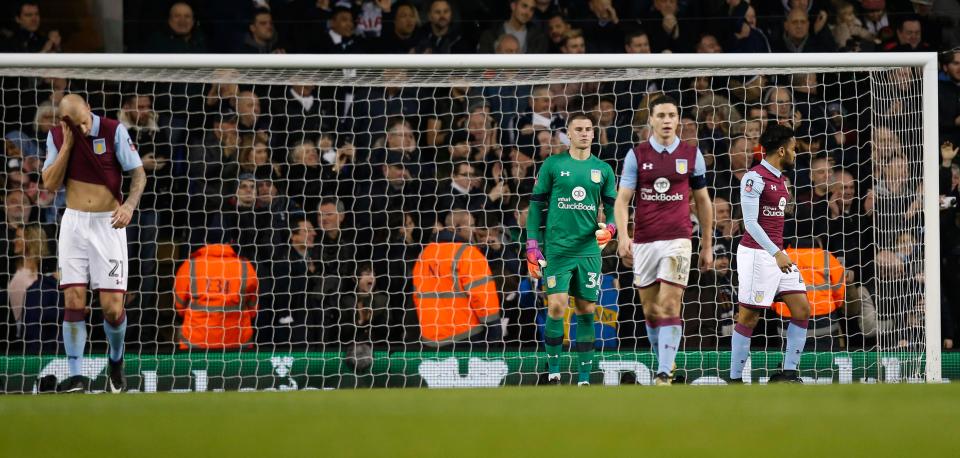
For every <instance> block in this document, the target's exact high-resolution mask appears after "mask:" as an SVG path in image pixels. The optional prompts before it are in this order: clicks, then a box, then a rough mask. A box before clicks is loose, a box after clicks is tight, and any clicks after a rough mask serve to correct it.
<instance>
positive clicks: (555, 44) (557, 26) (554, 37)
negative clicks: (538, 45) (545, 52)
mask: <svg viewBox="0 0 960 458" xmlns="http://www.w3.org/2000/svg"><path fill="white" fill-rule="evenodd" d="M546 19H547V20H546V30H547V36H548V37H550V53H552V54H556V53H559V52H560V46H561V45H562V44H563V36H564V35H566V34H567V32H569V31H570V30H571V29H572V27H571V26H570V23H569V22H567V18H566V16H564V15H563V13H562V12H560V10H558V9H552V10H550V13H549V14H548V15H547V18H546Z"/></svg>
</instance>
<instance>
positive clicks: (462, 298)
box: [413, 242, 500, 346]
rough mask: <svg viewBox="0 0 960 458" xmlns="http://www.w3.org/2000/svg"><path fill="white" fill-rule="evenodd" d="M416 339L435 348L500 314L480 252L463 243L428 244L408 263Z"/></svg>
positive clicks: (467, 334)
mask: <svg viewBox="0 0 960 458" xmlns="http://www.w3.org/2000/svg"><path fill="white" fill-rule="evenodd" d="M413 288H414V294H413V303H414V304H415V305H416V308H417V317H418V318H419V319H420V339H421V341H422V342H423V343H424V344H425V345H430V346H440V345H444V344H447V343H451V342H456V341H459V340H463V339H466V338H469V337H470V336H472V335H475V334H477V333H479V332H480V331H482V330H483V326H482V325H484V324H487V323H491V322H494V321H496V320H498V319H499V318H500V299H499V297H498V296H497V288H496V284H495V283H494V281H493V277H492V276H491V272H490V265H489V264H487V258H486V257H484V255H483V253H481V252H480V250H478V249H477V247H475V246H472V245H470V244H467V243H460V242H434V243H431V244H429V245H427V246H426V247H425V248H424V249H423V252H422V253H420V257H419V258H418V259H417V263H416V264H415V265H414V266H413Z"/></svg>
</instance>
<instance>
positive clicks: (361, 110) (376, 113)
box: [352, 70, 420, 148]
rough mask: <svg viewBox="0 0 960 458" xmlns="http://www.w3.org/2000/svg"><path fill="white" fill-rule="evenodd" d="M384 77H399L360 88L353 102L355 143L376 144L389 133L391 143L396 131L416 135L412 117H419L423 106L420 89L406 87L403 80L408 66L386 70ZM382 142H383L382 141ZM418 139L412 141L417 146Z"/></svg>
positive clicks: (363, 145) (410, 145) (361, 145)
mask: <svg viewBox="0 0 960 458" xmlns="http://www.w3.org/2000/svg"><path fill="white" fill-rule="evenodd" d="M383 76H384V78H385V79H387V80H388V81H390V80H393V81H397V83H398V84H390V85H389V86H386V87H382V86H381V87H371V88H358V89H357V92H356V94H355V97H354V99H355V100H356V101H355V102H354V104H353V116H354V118H355V119H354V120H353V128H352V129H353V133H354V135H355V137H354V138H355V145H356V146H358V147H364V148H365V147H369V146H373V143H375V141H376V140H377V139H378V138H383V136H384V134H386V136H387V138H386V140H387V143H391V136H392V135H394V134H400V133H402V134H403V135H409V136H410V137H411V138H413V128H412V125H411V124H410V122H409V121H406V120H405V119H406V118H408V117H410V118H411V119H415V116H416V115H417V114H418V112H419V111H418V109H419V107H420V105H419V103H418V99H417V94H416V89H414V88H409V87H408V88H404V87H402V86H401V84H399V83H402V82H403V81H404V80H405V79H406V71H405V70H386V71H384V75H383ZM380 146H382V145H380ZM415 146H416V142H414V143H413V144H408V145H407V147H408V148H414V147H415Z"/></svg>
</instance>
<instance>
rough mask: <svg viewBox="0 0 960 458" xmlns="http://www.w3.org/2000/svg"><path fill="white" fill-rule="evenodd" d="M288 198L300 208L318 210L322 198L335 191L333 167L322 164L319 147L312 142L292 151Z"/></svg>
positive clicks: (300, 145)
mask: <svg viewBox="0 0 960 458" xmlns="http://www.w3.org/2000/svg"><path fill="white" fill-rule="evenodd" d="M287 163H288V164H289V165H288V166H287V170H286V173H285V175H286V177H287V192H286V194H287V196H289V197H290V200H291V201H293V202H294V203H295V204H297V205H298V206H299V207H300V208H305V209H306V208H316V207H317V203H318V202H319V201H320V197H321V196H326V195H331V194H333V192H334V191H335V188H334V187H335V186H336V176H335V175H334V173H333V167H331V166H329V165H323V164H321V163H320V154H319V153H318V152H317V146H316V145H314V143H313V142H312V141H310V140H306V141H303V142H301V143H300V144H299V145H296V146H294V147H293V148H291V149H290V156H289V158H288V159H287Z"/></svg>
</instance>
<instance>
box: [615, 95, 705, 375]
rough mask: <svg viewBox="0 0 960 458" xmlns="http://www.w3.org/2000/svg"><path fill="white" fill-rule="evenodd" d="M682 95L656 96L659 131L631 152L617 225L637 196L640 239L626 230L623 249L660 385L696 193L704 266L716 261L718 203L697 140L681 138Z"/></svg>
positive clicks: (670, 358)
mask: <svg viewBox="0 0 960 458" xmlns="http://www.w3.org/2000/svg"><path fill="white" fill-rule="evenodd" d="M679 121H680V117H679V111H678V109H677V102H676V100H674V99H673V98H671V97H668V96H661V97H659V98H657V99H654V100H653V102H651V103H650V126H651V127H653V136H652V137H650V139H649V141H647V142H644V143H641V144H639V145H637V146H636V147H634V148H633V149H632V150H630V152H629V153H627V157H626V160H625V161H624V164H623V174H622V175H621V177H620V189H619V191H617V203H616V207H615V212H616V216H617V226H619V227H626V224H627V218H628V217H629V216H630V202H631V201H632V200H634V195H636V201H635V202H634V204H635V209H634V214H635V218H634V226H633V228H634V229H633V239H632V240H631V238H630V235H629V234H627V233H626V231H621V232H620V237H619V247H618V249H617V251H618V252H619V254H620V256H622V257H628V258H629V257H633V284H634V286H636V287H637V289H638V290H639V291H640V304H641V306H642V307H643V316H644V317H645V319H646V322H647V338H649V339H650V346H651V347H652V348H653V351H654V353H655V354H656V356H657V375H656V379H655V383H656V384H657V385H670V383H671V382H672V380H673V369H674V367H676V366H675V364H674V361H675V360H676V357H677V349H678V348H679V347H680V338H681V337H682V336H683V327H682V325H683V322H682V321H681V319H680V306H681V302H682V299H683V290H684V288H686V287H687V279H688V277H689V275H690V256H691V254H692V248H691V242H690V237H691V235H692V232H693V224H692V223H691V222H690V204H689V195H690V194H691V192H690V191H691V190H692V194H693V200H694V202H695V203H696V204H697V217H698V218H699V220H700V227H701V228H703V230H702V231H701V232H702V237H701V240H700V268H710V267H712V266H713V232H712V231H711V230H710V229H709V228H712V227H713V204H712V203H711V202H710V194H709V193H708V192H707V188H706V186H707V180H706V176H705V175H706V173H707V166H706V162H704V160H703V154H701V153H700V149H699V148H697V147H696V146H690V145H688V144H686V143H683V142H681V141H680V137H678V136H677V126H678V124H679Z"/></svg>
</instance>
